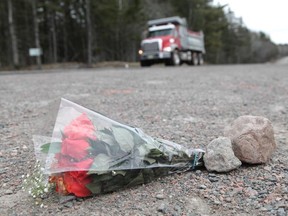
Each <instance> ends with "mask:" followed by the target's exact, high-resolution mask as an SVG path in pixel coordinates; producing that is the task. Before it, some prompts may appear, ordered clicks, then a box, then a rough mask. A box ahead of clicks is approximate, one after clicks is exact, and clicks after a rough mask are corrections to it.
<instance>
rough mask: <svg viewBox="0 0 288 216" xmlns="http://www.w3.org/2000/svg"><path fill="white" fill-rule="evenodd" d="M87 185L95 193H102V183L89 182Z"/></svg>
mask: <svg viewBox="0 0 288 216" xmlns="http://www.w3.org/2000/svg"><path fill="white" fill-rule="evenodd" d="M86 187H87V188H88V190H90V191H91V192H92V193H93V194H95V195H96V194H101V184H100V183H98V184H96V183H93V182H92V183H89V184H87V185H86Z"/></svg>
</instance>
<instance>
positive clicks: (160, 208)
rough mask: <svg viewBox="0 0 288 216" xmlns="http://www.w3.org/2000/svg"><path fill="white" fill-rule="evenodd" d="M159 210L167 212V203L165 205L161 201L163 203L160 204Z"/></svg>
mask: <svg viewBox="0 0 288 216" xmlns="http://www.w3.org/2000/svg"><path fill="white" fill-rule="evenodd" d="M157 211H158V212H163V213H165V212H166V205H165V203H161V204H160V205H159V206H158V208H157Z"/></svg>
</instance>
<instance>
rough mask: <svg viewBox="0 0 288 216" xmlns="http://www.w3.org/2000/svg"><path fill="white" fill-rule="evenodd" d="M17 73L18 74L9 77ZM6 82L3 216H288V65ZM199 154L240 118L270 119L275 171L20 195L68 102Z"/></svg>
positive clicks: (2, 88)
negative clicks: (43, 138) (91, 192)
mask: <svg viewBox="0 0 288 216" xmlns="http://www.w3.org/2000/svg"><path fill="white" fill-rule="evenodd" d="M9 73H11V72H9ZM9 73H5V74H4V73H2V75H0V110H1V112H0V145H1V148H0V185H1V188H0V215H69V216H70V215H133V216H134V215H175V216H177V215H179V216H180V215H191V216H192V215H194V216H196V215H238V216H240V215H241V216H242V215H259V216H260V215H277V216H285V215H287V213H288V207H287V206H288V65H287V64H263V65H236V66H235V65H234V66H232V65H231V66H202V67H188V66H185V65H183V66H181V67H176V68H174V67H171V68H170V67H169V68H165V67H161V66H155V67H151V68H147V69H141V68H130V69H113V68H111V69H109V68H106V69H89V70H88V69H87V70H86V69H79V70H76V69H73V70H63V71H58V70H50V71H42V72H39V71H29V72H21V71H20V72H15V73H14V74H9ZM61 97H64V98H67V99H70V100H72V101H74V102H77V103H79V104H81V105H84V106H86V107H88V108H92V109H94V110H96V111H98V112H100V113H103V114H105V115H107V116H108V117H110V118H112V119H114V120H117V121H120V122H122V123H125V124H128V125H133V126H137V127H140V128H142V129H143V130H144V131H145V132H146V133H147V134H149V135H151V136H153V137H160V138H164V139H168V140H171V141H174V142H176V143H179V144H182V145H184V146H186V147H191V148H202V149H205V146H206V145H207V144H208V143H209V142H210V141H212V140H213V139H214V138H217V137H218V136H221V135H223V129H224V127H225V126H226V125H227V124H229V123H230V122H232V121H233V120H234V119H236V118H237V117H239V116H241V115H246V114H251V115H259V116H264V117H266V118H268V119H269V120H270V121H271V122H272V124H273V127H274V131H275V138H276V142H277V144H278V147H277V150H276V152H275V153H274V154H273V157H272V159H271V161H269V163H267V164H264V165H258V166H248V165H244V166H241V167H240V168H239V169H237V170H234V171H232V172H230V173H227V174H217V173H208V172H207V171H206V170H205V169H201V170H197V171H193V172H186V173H183V174H174V175H171V176H167V177H163V178H161V179H158V180H156V181H153V182H151V183H149V184H146V185H141V186H138V187H134V188H131V189H126V190H121V191H117V192H114V193H110V194H105V195H101V196H95V197H91V198H87V199H75V198H74V197H70V196H68V197H64V198H63V197H59V196H58V195H57V194H55V193H50V194H48V195H47V197H46V198H45V199H43V200H41V202H42V203H43V204H44V206H43V207H40V206H39V205H36V204H35V201H36V200H34V199H32V198H31V197H29V196H28V195H27V193H26V192H23V191H22V190H21V187H22V181H23V178H21V176H22V175H25V174H26V173H29V172H30V171H31V169H32V167H33V165H34V162H35V159H34V150H33V143H32V141H31V138H32V135H35V134H41V135H50V133H51V132H52V128H53V123H54V120H55V115H56V111H57V108H58V106H59V102H60V98H61Z"/></svg>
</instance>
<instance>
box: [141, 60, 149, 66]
mask: <svg viewBox="0 0 288 216" xmlns="http://www.w3.org/2000/svg"><path fill="white" fill-rule="evenodd" d="M140 65H141V67H150V66H151V62H149V61H140Z"/></svg>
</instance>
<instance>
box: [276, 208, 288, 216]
mask: <svg viewBox="0 0 288 216" xmlns="http://www.w3.org/2000/svg"><path fill="white" fill-rule="evenodd" d="M277 216H286V212H285V209H284V208H279V209H278V210H277Z"/></svg>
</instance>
